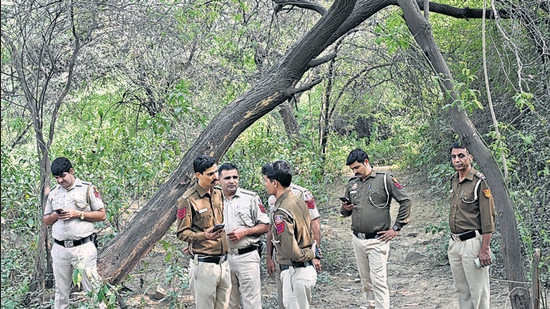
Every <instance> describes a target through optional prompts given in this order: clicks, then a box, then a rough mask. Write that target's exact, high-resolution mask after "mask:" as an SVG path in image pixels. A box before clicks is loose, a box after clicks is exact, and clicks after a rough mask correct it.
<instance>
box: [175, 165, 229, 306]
mask: <svg viewBox="0 0 550 309" xmlns="http://www.w3.org/2000/svg"><path fill="white" fill-rule="evenodd" d="M193 169H194V171H195V177H196V178H197V182H196V184H195V185H194V186H192V187H191V188H189V189H187V191H186V192H185V193H184V194H183V196H181V197H180V198H179V199H178V201H177V230H176V235H177V237H178V238H179V239H180V240H183V241H185V242H188V243H189V251H190V253H191V254H192V255H193V259H192V260H191V261H190V267H189V277H190V287H191V289H192V290H193V295H194V296H195V305H196V307H197V308H201V309H203V308H204V309H208V308H215V309H222V308H227V306H228V304H229V295H230V293H231V275H230V269H229V263H228V261H227V251H228V248H229V246H228V243H227V238H226V236H225V232H224V230H223V228H220V229H217V230H215V229H214V226H215V225H216V224H222V223H223V194H222V190H221V189H220V188H219V187H215V185H216V184H217V182H218V165H217V164H216V161H215V160H214V159H213V158H212V157H209V156H205V155H202V156H199V157H197V158H195V160H194V161H193Z"/></svg>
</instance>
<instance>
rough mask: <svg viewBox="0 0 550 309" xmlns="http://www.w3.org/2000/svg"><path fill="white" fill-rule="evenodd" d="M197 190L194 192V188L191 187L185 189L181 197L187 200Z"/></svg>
mask: <svg viewBox="0 0 550 309" xmlns="http://www.w3.org/2000/svg"><path fill="white" fill-rule="evenodd" d="M196 191H197V190H195V186H192V187H190V188H187V190H185V192H184V193H183V195H182V196H181V197H183V198H188V197H190V196H191V194H193V193H194V192H196Z"/></svg>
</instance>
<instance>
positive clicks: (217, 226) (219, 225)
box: [212, 224, 225, 232]
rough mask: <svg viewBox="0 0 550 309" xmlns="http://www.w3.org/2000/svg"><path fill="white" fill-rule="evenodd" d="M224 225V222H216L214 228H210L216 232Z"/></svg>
mask: <svg viewBox="0 0 550 309" xmlns="http://www.w3.org/2000/svg"><path fill="white" fill-rule="evenodd" d="M224 227H225V224H216V225H214V229H213V230H212V232H217V231H219V230H221V229H223V228H224Z"/></svg>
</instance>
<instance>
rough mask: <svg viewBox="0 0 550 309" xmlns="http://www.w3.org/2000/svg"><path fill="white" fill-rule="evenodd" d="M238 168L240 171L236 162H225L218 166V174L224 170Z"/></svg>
mask: <svg viewBox="0 0 550 309" xmlns="http://www.w3.org/2000/svg"><path fill="white" fill-rule="evenodd" d="M232 170H237V172H239V169H238V168H237V167H236V166H235V164H233V163H231V162H225V163H224V164H222V165H220V166H218V174H219V175H221V174H222V171H232Z"/></svg>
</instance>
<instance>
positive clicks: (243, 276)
mask: <svg viewBox="0 0 550 309" xmlns="http://www.w3.org/2000/svg"><path fill="white" fill-rule="evenodd" d="M228 261H229V266H230V269H231V296H230V299H229V308H230V309H238V308H241V306H240V304H241V300H242V308H243V309H261V308H262V288H261V285H262V282H261V280H260V255H259V254H258V250H254V251H251V252H248V253H245V254H241V255H231V254H229V255H228Z"/></svg>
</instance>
